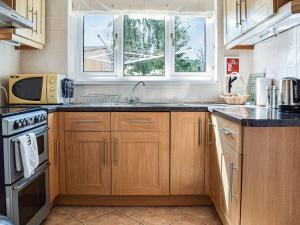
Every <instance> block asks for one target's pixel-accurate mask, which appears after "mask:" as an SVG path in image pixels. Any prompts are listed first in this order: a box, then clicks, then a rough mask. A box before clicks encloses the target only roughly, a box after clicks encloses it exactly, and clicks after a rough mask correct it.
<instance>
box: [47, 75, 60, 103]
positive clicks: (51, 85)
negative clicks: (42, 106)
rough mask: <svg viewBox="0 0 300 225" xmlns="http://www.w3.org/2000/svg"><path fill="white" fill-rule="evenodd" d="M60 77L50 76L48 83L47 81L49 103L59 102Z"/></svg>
mask: <svg viewBox="0 0 300 225" xmlns="http://www.w3.org/2000/svg"><path fill="white" fill-rule="evenodd" d="M58 80H59V79H58V77H57V76H55V75H51V74H49V75H48V81H47V84H48V85H47V98H48V103H54V104H55V103H57V101H58V93H57V89H58V84H57V81H58Z"/></svg>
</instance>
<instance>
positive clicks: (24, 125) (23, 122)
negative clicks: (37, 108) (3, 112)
mask: <svg viewBox="0 0 300 225" xmlns="http://www.w3.org/2000/svg"><path fill="white" fill-rule="evenodd" d="M22 124H23V127H26V126H27V125H28V121H27V119H23V120H22Z"/></svg>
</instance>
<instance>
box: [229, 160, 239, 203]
mask: <svg viewBox="0 0 300 225" xmlns="http://www.w3.org/2000/svg"><path fill="white" fill-rule="evenodd" d="M234 170H237V168H236V167H234V164H233V163H230V180H229V182H230V183H229V185H230V186H229V192H230V193H229V196H230V198H229V202H230V203H232V200H233V198H236V197H237V195H234V194H233V171H234Z"/></svg>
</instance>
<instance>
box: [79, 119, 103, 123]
mask: <svg viewBox="0 0 300 225" xmlns="http://www.w3.org/2000/svg"><path fill="white" fill-rule="evenodd" d="M75 123H102V121H101V120H75Z"/></svg>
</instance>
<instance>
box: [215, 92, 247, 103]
mask: <svg viewBox="0 0 300 225" xmlns="http://www.w3.org/2000/svg"><path fill="white" fill-rule="evenodd" d="M220 97H221V98H222V99H224V101H225V102H226V104H229V105H245V103H246V102H247V100H248V98H249V95H232V94H228V95H221V96H220Z"/></svg>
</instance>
